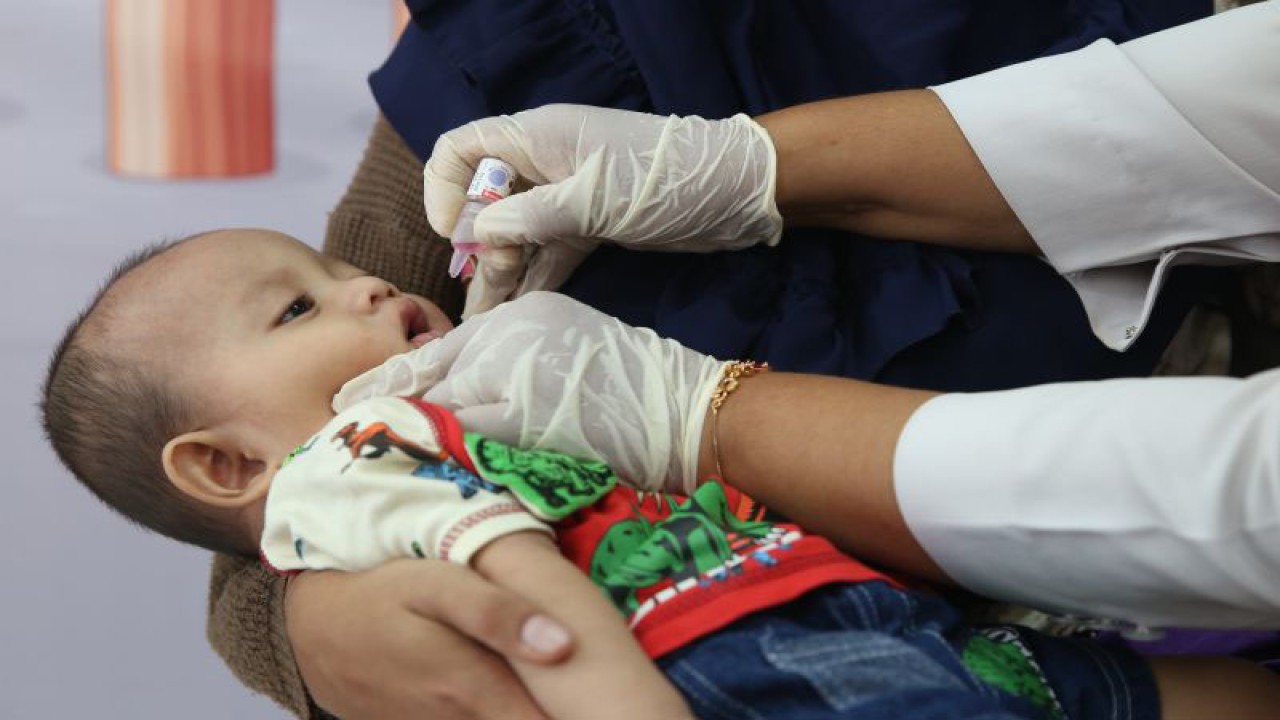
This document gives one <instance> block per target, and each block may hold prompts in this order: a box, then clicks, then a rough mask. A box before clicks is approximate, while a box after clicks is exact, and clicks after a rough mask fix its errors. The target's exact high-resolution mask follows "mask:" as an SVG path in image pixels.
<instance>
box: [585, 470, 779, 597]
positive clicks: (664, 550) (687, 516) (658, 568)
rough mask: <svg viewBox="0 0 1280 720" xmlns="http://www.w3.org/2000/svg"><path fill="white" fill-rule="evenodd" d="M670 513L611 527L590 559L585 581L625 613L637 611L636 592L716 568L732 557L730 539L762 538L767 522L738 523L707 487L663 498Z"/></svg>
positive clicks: (717, 490)
mask: <svg viewBox="0 0 1280 720" xmlns="http://www.w3.org/2000/svg"><path fill="white" fill-rule="evenodd" d="M667 502H668V503H669V509H670V511H671V514H670V515H668V516H667V517H665V518H663V519H661V520H659V521H657V522H650V521H648V520H647V519H646V518H644V517H643V516H640V515H637V517H636V518H634V519H632V520H630V521H626V522H621V523H618V524H616V525H614V526H613V527H612V528H610V529H609V531H608V532H607V533H605V535H604V537H603V538H601V541H600V544H599V545H598V546H597V548H596V552H595V554H594V556H592V558H591V579H592V580H593V581H594V582H595V583H596V584H597V585H599V586H600V587H602V588H604V590H605V593H606V595H608V597H609V599H610V600H611V601H613V604H614V605H615V606H617V608H618V609H619V610H621V611H622V612H623V613H625V614H628V615H629V614H631V613H633V612H635V611H636V609H637V608H638V607H639V599H638V598H637V595H636V591H637V590H639V589H641V588H646V587H649V586H651V585H654V584H656V583H658V582H661V581H664V580H670V581H671V582H672V583H674V584H679V583H680V582H681V581H683V580H686V579H689V578H698V577H701V576H703V575H705V574H706V573H708V572H711V571H713V570H716V569H717V568H721V567H723V566H724V565H725V563H726V562H727V561H728V560H730V559H731V558H732V557H733V556H734V554H735V553H734V548H733V545H734V540H735V539H739V538H743V537H746V538H753V539H761V538H765V537H767V536H768V534H769V531H770V530H771V529H772V527H773V526H772V525H771V524H770V523H768V522H761V521H752V520H743V519H741V518H739V517H737V516H736V515H734V514H733V513H732V512H731V511H730V509H729V503H728V499H727V498H726V497H725V494H724V489H723V488H722V487H720V486H719V485H717V484H715V483H707V484H705V485H703V486H702V487H700V488H698V490H697V491H696V492H695V493H694V494H693V496H692V497H690V498H688V499H687V500H685V501H684V502H683V503H679V502H676V500H675V499H672V498H668V499H667Z"/></svg>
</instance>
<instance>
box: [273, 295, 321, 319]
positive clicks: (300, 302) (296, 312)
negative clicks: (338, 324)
mask: <svg viewBox="0 0 1280 720" xmlns="http://www.w3.org/2000/svg"><path fill="white" fill-rule="evenodd" d="M315 305H316V302H315V300H312V299H311V296H310V295H299V296H298V297H296V298H294V299H293V302H291V303H289V307H287V308H285V309H284V312H283V313H281V315H280V318H279V320H277V323H278V324H280V325H284V324H285V323H289V322H293V321H294V320H297V319H298V318H299V317H302V316H303V315H306V314H307V311H309V310H310V309H311V308H313V307H315Z"/></svg>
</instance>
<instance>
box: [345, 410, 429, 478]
mask: <svg viewBox="0 0 1280 720" xmlns="http://www.w3.org/2000/svg"><path fill="white" fill-rule="evenodd" d="M330 439H331V440H339V441H341V442H342V445H343V446H344V447H346V448H347V450H349V451H350V452H351V462H355V461H356V460H376V459H378V458H380V457H382V456H383V455H386V454H387V453H389V452H391V451H392V450H399V451H400V452H402V453H404V454H405V455H408V456H409V457H411V458H413V459H414V460H418V461H420V462H432V461H440V460H443V459H444V458H445V453H444V451H436V452H432V451H430V450H427V449H426V448H424V447H422V446H421V445H418V444H417V443H414V442H412V441H410V440H407V439H405V438H403V437H401V436H400V435H399V434H397V433H396V431H395V430H392V429H391V426H389V425H387V424H386V423H384V422H375V423H371V424H370V425H368V426H367V427H365V428H363V429H361V428H360V423H358V422H349V423H347V424H346V425H343V426H342V428H341V429H339V430H338V431H337V432H336V433H334V434H333V437H332V438H330ZM350 466H351V463H347V467H350ZM343 469H344V470H345V469H346V468H343Z"/></svg>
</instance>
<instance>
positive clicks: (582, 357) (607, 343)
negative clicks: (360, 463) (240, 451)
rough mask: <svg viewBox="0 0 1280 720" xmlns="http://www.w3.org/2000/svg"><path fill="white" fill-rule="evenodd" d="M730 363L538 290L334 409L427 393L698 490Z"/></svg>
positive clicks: (648, 478) (403, 358)
mask: <svg viewBox="0 0 1280 720" xmlns="http://www.w3.org/2000/svg"><path fill="white" fill-rule="evenodd" d="M723 368H724V363H723V362H722V361H720V360H716V359H715V358H712V357H708V356H706V355H702V354H700V353H697V352H694V351H693V350H689V349H688V348H686V347H684V346H683V345H680V344H679V343H677V342H675V341H674V340H664V339H662V338H660V337H658V335H657V334H656V333H654V332H653V331H652V330H645V329H640V328H634V327H631V326H630V325H627V324H625V323H623V322H621V321H619V320H617V319H616V318H613V317H610V316H608V315H605V314H604V313H601V312H599V311H597V310H594V309H592V308H590V307H588V306H586V305H583V304H582V303H579V302H577V301H575V300H572V299H570V298H568V297H565V296H563V295H558V294H555V293H547V292H535V293H530V294H528V295H526V296H523V297H521V298H519V299H517V300H515V301H513V302H510V303H507V304H505V305H502V306H501V307H498V308H496V309H494V310H491V311H489V312H487V313H484V314H481V315H477V316H475V317H473V318H471V319H470V320H467V321H466V322H464V323H462V324H461V325H460V326H458V328H457V329H455V330H453V331H452V332H450V333H449V334H448V335H445V336H444V337H443V338H440V339H439V340H434V341H432V342H430V343H427V344H426V345H424V346H422V347H421V348H418V349H417V350H415V351H413V352H409V353H405V354H403V355H398V356H396V357H394V358H392V359H390V360H388V361H387V362H386V363H384V364H383V365H382V366H380V367H378V368H375V369H374V370H371V371H369V372H367V373H365V374H364V375H361V376H360V377H358V378H356V379H355V380H352V381H351V382H349V383H347V384H346V385H345V386H343V388H342V390H341V391H339V393H338V394H337V395H336V396H335V397H334V400H333V407H334V410H335V411H337V412H341V411H342V410H344V409H345V408H347V407H350V406H351V405H352V404H354V403H356V402H359V401H360V400H363V399H366V398H368V397H373V396H377V395H423V392H424V390H425V395H424V397H425V399H426V400H428V401H430V402H434V403H439V404H441V405H444V406H445V407H447V408H449V409H451V410H454V411H455V412H456V413H457V416H458V419H459V420H460V421H461V422H462V426H463V427H465V428H467V429H468V430H474V431H475V432H478V433H481V434H483V435H488V436H489V437H492V438H494V439H496V440H501V441H502V442H506V443H509V444H513V445H517V446H519V447H524V448H550V449H554V450H559V451H561V452H564V453H568V454H570V455H575V456H577V457H584V458H591V459H596V460H603V461H605V462H607V463H609V464H610V465H611V466H612V467H613V469H614V471H615V472H617V473H618V475H619V477H621V478H622V479H623V480H624V481H625V482H627V483H628V484H630V485H632V486H634V487H636V488H639V489H642V490H668V491H677V492H685V493H688V492H691V491H692V490H693V488H694V487H696V480H697V466H698V448H699V446H700V444H701V441H702V426H703V419H704V417H705V415H706V411H707V408H708V406H709V405H710V403H711V393H712V392H713V391H714V390H715V387H716V384H717V382H719V379H720V374H721V371H722V370H723Z"/></svg>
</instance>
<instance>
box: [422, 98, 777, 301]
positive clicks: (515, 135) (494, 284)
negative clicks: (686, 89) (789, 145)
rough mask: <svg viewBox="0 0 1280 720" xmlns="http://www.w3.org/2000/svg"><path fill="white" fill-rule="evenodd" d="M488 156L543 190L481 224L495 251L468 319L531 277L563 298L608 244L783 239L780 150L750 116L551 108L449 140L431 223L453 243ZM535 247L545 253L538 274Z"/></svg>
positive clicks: (531, 284) (443, 147)
mask: <svg viewBox="0 0 1280 720" xmlns="http://www.w3.org/2000/svg"><path fill="white" fill-rule="evenodd" d="M484 157H497V158H500V159H502V160H505V161H506V162H508V163H510V164H511V165H512V166H514V167H515V169H516V171H517V172H518V173H519V174H520V176H521V178H523V179H524V180H525V181H528V182H531V183H533V184H534V185H536V187H534V188H532V189H530V190H529V191H527V192H523V193H518V194H516V195H513V196H512V197H509V198H507V199H505V200H499V201H497V202H495V203H494V204H492V205H490V206H489V207H487V208H485V209H484V210H482V211H481V212H480V214H479V215H477V216H476V221H475V230H474V232H475V238H476V240H477V241H478V242H481V243H485V244H486V245H489V246H490V248H489V249H488V250H487V251H485V252H484V253H482V254H481V256H480V258H481V262H480V271H479V272H477V275H476V278H475V279H474V280H473V284H472V287H471V288H470V289H469V290H468V307H467V310H466V312H464V317H468V316H469V315H471V314H473V313H475V312H481V311H483V310H486V309H488V306H490V305H492V304H493V303H495V302H497V301H498V300H500V299H503V298H504V297H505V295H504V293H508V292H510V291H511V290H514V289H516V286H517V283H518V281H519V279H520V276H521V273H524V281H523V283H521V284H520V288H519V292H520V293H524V292H528V291H531V290H542V289H554V288H556V287H559V286H560V284H561V283H563V282H564V280H565V279H567V278H568V276H569V275H570V273H572V272H573V270H574V269H575V268H576V267H577V266H578V264H579V263H581V261H582V260H583V258H585V257H586V256H587V254H589V253H590V252H591V251H592V250H593V249H595V247H596V245H597V244H598V243H600V242H612V243H617V244H619V245H623V246H626V247H628V248H631V249H635V250H662V251H671V252H712V251H715V250H736V249H740V248H744V247H749V246H752V245H755V244H757V243H765V244H769V245H773V244H776V243H777V242H778V239H779V238H780V237H781V235H782V216H781V214H779V212H778V207H777V203H776V200H775V197H774V192H775V175H776V165H777V159H776V154H775V152H774V147H773V142H772V141H771V140H770V138H769V135H768V133H767V132H765V130H764V128H762V127H761V126H760V125H759V124H757V123H756V122H755V121H754V120H752V119H751V118H749V117H747V116H746V115H735V116H733V117H731V118H728V119H726V120H705V119H703V118H700V117H696V116H690V117H677V116H674V115H673V116H669V117H662V116H659V115H650V114H646V113H638V112H631V111H626V110H611V109H605V108H596V107H589V106H584V105H547V106H545V107H541V108H537V109H535V110H527V111H524V112H519V113H516V114H514V115H503V116H499V117H493V118H485V119H483V120H477V121H475V122H471V123H468V124H467V125H464V126H462V127H460V128H458V129H456V130H452V131H450V132H447V133H445V134H444V135H441V136H440V138H439V140H437V141H436V145H435V148H434V149H433V150H432V153H431V157H430V158H429V159H428V160H427V164H426V166H425V167H424V168H423V185H424V187H423V193H424V195H423V196H424V202H425V205H426V211H427V219H428V220H429V221H430V222H431V226H432V227H433V228H434V229H435V230H436V232H438V233H440V234H441V235H443V236H445V237H448V236H449V235H451V234H452V232H453V226H454V223H455V222H456V221H457V218H458V213H459V212H460V211H461V209H462V205H463V203H464V202H466V188H467V186H468V184H470V182H471V176H472V174H473V173H474V172H475V169H476V166H477V165H478V164H479V162H480V159H481V158H484ZM524 248H537V252H536V253H533V254H532V256H531V260H530V262H529V264H528V267H527V269H526V267H525V263H524V253H523V252H522V250H523V249H524ZM518 249H519V250H521V251H520V252H517V250H518ZM486 265H487V267H486ZM473 296H474V297H475V298H477V299H476V300H473V299H472V297H473ZM495 298H497V299H498V300H495Z"/></svg>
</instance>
